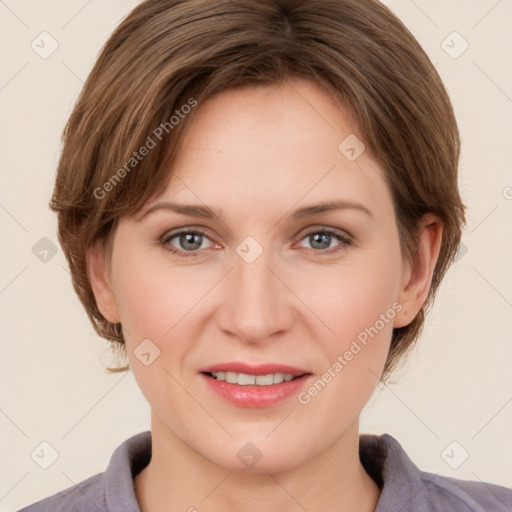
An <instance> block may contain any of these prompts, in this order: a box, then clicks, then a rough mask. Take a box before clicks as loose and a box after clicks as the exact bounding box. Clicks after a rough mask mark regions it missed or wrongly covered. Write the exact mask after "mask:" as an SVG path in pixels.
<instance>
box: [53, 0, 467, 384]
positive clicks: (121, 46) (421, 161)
mask: <svg viewBox="0 0 512 512" xmlns="http://www.w3.org/2000/svg"><path fill="white" fill-rule="evenodd" d="M293 77H298V78H306V79H309V80H312V81H314V82H315V83H317V84H318V85H320V86H321V87H323V88H324V89H325V90H326V91H329V92H330V94H332V96H333V97H334V98H335V99H336V100H338V101H339V102H340V104H343V105H344V106H346V108H348V110H349V112H350V113H351V114H352V115H353V118H354V119H353V120H354V122H355V123H356V124H357V126H358V128H359V130H360V132H361V133H362V134H363V136H364V143H365V145H366V147H367V149H369V150H370V151H371V153H372V154H373V155H374V157H375V158H376V159H377V161H378V162H379V163H380V164H381V165H382V166H383V168H384V169H385V171H386V179H387V181H388V184H389V187H390V190H391V192H392V197H393V201H394V206H395V213H396V219H397V226H398V231H399V235H400V245H401V250H402V255H403V257H404V258H407V259H408V260H409V261H412V259H413V258H414V256H415V254H416V252H415V251H416V248H417V236H418V232H417V230H416V227H417V225H418V220H419V219H420V217H421V216H422V215H423V214H424V213H426V212H434V213H435V214H437V215H438V216H439V217H440V218H441V220H442V222H443V226H444V227H443V237H442V245H441V249H440V254H439V258H438V261H437V264H436V267H435V270H434V273H433V279H432V284H431V288H430V291H429V295H428V297H427V300H426V301H425V303H424V305H423V307H422V309H421V310H420V312H419V313H418V314H417V316H416V317H415V318H414V320H413V321H412V322H411V323H410V324H409V325H407V326H404V327H401V328H395V329H394V331H393V335H392V341H391V348H390V352H389V355H388V358H387V361H386V365H385V368H384V376H387V375H388V374H389V373H390V372H391V370H392V369H393V368H394V367H395V364H396V363H397V361H398V360H399V359H400V358H401V356H402V355H403V354H404V353H405V352H406V350H407V349H408V348H409V347H411V346H412V345H413V343H414V342H415V340H416V339H417V338H418V336H419V334H420V332H421V330H422V327H423V324H424V319H425V314H426V313H427V311H428V308H430V307H431V305H432V303H433V298H434V295H435V293H436V290H437V288H438V286H439V284H440V282H441V279H442V278H443V276H444V275H445V273H446V271H447V269H448V267H449V266H450V264H451V263H452V262H453V261H454V260H455V257H456V255H457V250H458V247H459V243H460V239H461V234H462V228H463V225H464V224H465V222H466V220H465V213H464V212H465V209H466V207H465V206H464V205H463V203H462V202H461V199H460V196H459V190H458V184H457V171H458V160H459V153H460V140H459V133H458V128H457V123H456V120H455V116H454V113H453V109H452V106H451V103H450V100H449V97H448V94H447V92H446V90H445V88H444V86H443V84H442V81H441V79H440V77H439V75H438V73H437V71H436V69H435V68H434V66H433V65H432V63H431V62H430V60H429V58H428V57H427V55H426V53H425V52H424V51H423V49H422V48H421V46H420V45H419V43H418V42H417V41H416V39H415V38H414V37H413V36H412V34H411V33H410V32H409V30H408V29H407V28H406V27H405V26H404V25H403V24H402V22H401V21H400V20H399V19H398V18H397V17H396V16H395V15H394V14H393V13H392V12H391V11H390V10H389V9H388V8H387V7H385V6H383V5H382V4H381V3H380V2H379V1H377V0H258V1H256V2H255V1H254V0H146V1H144V2H142V3H141V4H140V5H138V6H137V7H136V8H135V9H134V10H133V11H132V12H131V13H130V14H129V15H128V16H127V17H126V18H125V19H124V20H123V21H122V23H121V24H120V25H119V26H118V28H117V29H116V30H115V31H114V33H113V34H112V35H111V36H110V38H109V39H108V41H107V42H106V44H105V45H104V47H103V49H102V51H101V53H100V55H99V57H98V59H97V61H96V63H95V65H94V67H93V69H92V71H91V73H90V74H89V76H88V78H87V81H86V83H85V85H84V87H83V90H82V92H81V94H80V96H79V98H78V101H77V103H76V105H75V107H74V110H73V112H72V114H71V116H70V118H69V121H68V123H67V125H66V127H65V130H64V133H63V149H62V154H61V158H60V162H59V166H58V171H57V176H56V182H55V189H54V193H53V197H52V199H51V202H50V207H51V209H52V210H53V211H54V212H56V213H57V214H58V235H59V241H60V243H61V245H62V248H63V250H64V253H65V255H66V258H67V261H68V263H69V268H70V271H71V276H72V280H73V286H74V288H75V291H76V293H77V294H78V297H79V298H80V301H81V302H82V304H83V305H84V307H85V310H86V312H87V314H88V316H89V318H90V320H91V322H92V323H93V325H94V328H95V330H96V331H97V333H98V334H99V335H100V336H102V337H103V338H105V339H107V340H110V341H111V342H113V343H112V346H113V348H114V349H119V350H120V352H121V353H123V354H125V350H126V349H125V344H124V339H123V334H122V329H121V325H120V324H112V323H110V322H108V321H107V320H106V319H105V318H104V317H103V315H102V314H101V313H100V310H99V308H98V305H97V304H96V300H95V297H94V294H93V291H92V288H91V284H90V281H89V277H88V272H87V264H86V251H87V249H88V248H90V247H91V246H92V245H94V244H95V243H97V242H100V243H101V244H105V243H106V242H108V241H109V240H111V235H112V234H113V232H114V230H115V227H116V223H117V219H119V218H120V217H121V216H124V215H131V214H133V213H136V212H137V211H138V210H139V209H140V208H141V207H142V206H143V205H144V204H145V203H146V202H147V201H148V200H149V199H150V198H152V197H154V196H156V195H158V194H159V193H160V192H162V191H163V190H165V188H166V187H167V185H168V183H169V180H170V179H171V176H172V173H171V172H170V171H169V169H171V166H170V165H171V164H172V161H173V158H174V157H175V155H176V154H177V152H178V150H179V145H180V143H181V141H182V140H183V134H184V130H185V129H186V127H187V126H188V125H189V123H190V121H191V120H192V119H193V117H194V114H195V112H197V109H198V108H199V107H197V108H193V106H194V105H199V106H200V105H201V102H202V101H204V100H205V99H206V98H208V97H210V96H212V95H214V94H215V93H217V92H220V91H223V90H226V89H229V88H233V87H239V86H245V85H258V84H261V85H264V84H274V83H281V82H283V81H285V80H286V79H288V78H293ZM194 102H196V103H194ZM185 105H189V107H188V108H187V109H185V107H184V106H185ZM180 112H181V113H186V114H187V115H184V116H181V115H179V114H180ZM187 112H188V113H187ZM173 116H174V117H175V118H177V117H180V119H179V121H178V122H177V123H175V122H173V121H172V119H171V118H172V117H173ZM158 127H160V130H159V131H158V133H159V134H160V133H161V135H163V136H162V138H161V140H162V142H161V143H160V140H159V141H158V143H156V142H157V141H155V140H153V139H155V138H156V136H154V133H155V130H156V129H157V128H158ZM164 131H165V134H164V133H163V132H164ZM152 134H153V136H152ZM149 138H151V139H152V140H153V142H154V143H155V146H154V147H153V148H152V149H151V151H149V152H147V155H146V156H145V157H144V158H143V159H137V162H135V161H134V160H132V159H133V158H134V152H137V151H138V150H140V149H141V148H142V147H143V146H146V145H149V144H150V142H149ZM163 142H165V144H164V143H163ZM340 142H341V141H340ZM132 164H133V165H132ZM132 168H133V169H134V170H132ZM122 169H124V171H122ZM121 178H122V179H121ZM98 196H101V197H98ZM127 369H129V366H124V367H122V368H108V370H109V371H111V372H113V371H124V370H127Z"/></svg>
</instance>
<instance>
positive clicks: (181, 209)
mask: <svg viewBox="0 0 512 512" xmlns="http://www.w3.org/2000/svg"><path fill="white" fill-rule="evenodd" d="M159 210H170V211H173V212H175V213H179V214H182V215H188V216H190V217H198V218H203V219H220V220H222V218H223V216H222V213H221V212H220V211H219V210H217V209H216V208H212V207H210V206H206V205H200V204H181V203H174V202H170V201H161V202H158V203H157V204H155V205H154V206H152V207H151V208H149V210H147V211H146V212H145V213H144V214H143V215H142V216H141V217H140V218H139V219H138V222H141V221H142V220H143V219H144V218H146V217H147V216H148V215H151V214H152V213H154V212H156V211H159ZM337 210H356V211H361V212H363V213H365V214H366V215H368V216H369V217H373V216H374V215H373V212H372V211H371V210H369V209H368V208H367V207H366V206H364V205H363V204H361V203H357V202H354V201H344V200H338V201H323V202H320V203H317V204H312V205H308V206H303V207H301V208H297V209H296V210H294V211H293V212H292V213H291V214H290V215H288V218H289V219H291V220H300V219H303V218H305V217H309V216H313V215H319V214H321V213H327V212H332V211H337Z"/></svg>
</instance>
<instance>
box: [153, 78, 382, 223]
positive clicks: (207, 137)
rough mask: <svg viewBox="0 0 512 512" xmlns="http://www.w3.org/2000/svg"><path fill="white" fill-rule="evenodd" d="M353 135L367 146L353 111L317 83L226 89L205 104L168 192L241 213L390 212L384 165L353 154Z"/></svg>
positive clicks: (167, 195)
mask: <svg viewBox="0 0 512 512" xmlns="http://www.w3.org/2000/svg"><path fill="white" fill-rule="evenodd" d="M345 140H348V141H350V142H351V144H352V145H354V144H355V145H356V146H355V149H356V150H357V151H358V152H359V151H360V150H361V148H362V147H363V146H362V144H364V136H363V134H361V133H360V132H359V131H358V129H357V127H356V125H355V123H354V122H353V121H352V120H351V117H350V114H349V112H348V111H347V110H346V109H344V108H343V107H342V106H341V105H340V104H339V103H338V102H337V101H335V100H334V99H333V98H332V97H331V96H330V95H329V94H328V93H326V92H325V91H324V90H323V89H322V88H320V87H319V86H318V85H316V84H314V83H312V82H309V81H306V80H302V79H296V80H293V81H288V82H286V83H283V84H273V85H264V86H261V85H259V86H250V87H243V88H237V89H230V90H227V91H223V92H222V93H220V94H217V95H215V96H213V97H210V98H209V99H208V100H206V101H205V102H204V103H203V104H201V105H200V106H199V108H198V111H197V113H196V117H195V118H194V119H193V121H192V122H191V124H190V126H189V127H188V129H187V131H186V134H185V137H184V140H183V144H182V146H181V151H180V153H179V155H178V157H177V159H176V161H175V162H174V165H173V167H172V171H173V173H174V174H176V175H177V176H178V178H179V179H171V181H170V184H169V186H168V188H167V190H166V191H165V192H164V194H163V195H162V196H163V197H164V198H170V197H172V199H173V200H181V201H183V202H185V201H186V202H189V203H190V202H194V203H198V202H203V203H205V204H208V205H212V206H215V207H217V206H219V209H222V210H223V211H224V210H227V209H229V208H230V207H232V208H233V211H237V213H238V214H240V215H243V211H246V212H247V214H248V215H250V214H252V213H253V212H254V211H256V210H258V209H259V210H260V211H261V210H262V209H265V210H268V209H269V208H270V207H272V208H279V209H280V210H282V209H283V208H284V209H286V207H289V208H291V207H292V206H293V205H296V204H298V203H304V204H310V203H312V202H315V201H325V200H331V199H333V200H334V199H344V200H347V201H351V200H352V201H358V202H363V203H365V204H366V205H371V206H372V209H375V208H377V209H379V208H380V209H389V207H390V204H391V197H390V194H389V191H388V189H387V184H386V182H385V181H384V171H383V169H382V168H381V167H380V166H379V164H378V162H377V161H375V160H374V159H373V158H372V157H371V155H370V154H369V152H368V151H367V150H364V151H363V152H362V153H361V154H360V156H358V157H357V158H356V159H355V160H353V159H352V160H351V159H349V158H347V153H346V149H347V148H346V146H347V144H345V143H344V141H345ZM340 143H341V149H340ZM358 144H359V145H358ZM349 145H350V144H349ZM349 156H350V154H349Z"/></svg>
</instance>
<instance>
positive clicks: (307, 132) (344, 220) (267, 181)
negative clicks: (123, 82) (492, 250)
mask: <svg viewBox="0 0 512 512" xmlns="http://www.w3.org/2000/svg"><path fill="white" fill-rule="evenodd" d="M198 108H199V107H198ZM197 114H198V116H197V118H195V119H194V122H193V123H192V124H191V125H190V127H189V128H190V129H189V130H188V131H187V134H186V138H185V143H184V145H183V148H182V151H181V153H180V155H179V158H178V159H177V161H176V162H175V165H174V167H173V169H172V170H173V172H174V174H175V176H174V177H173V179H171V182H170V185H169V188H168V189H167V190H166V191H165V193H164V194H163V195H162V196H161V197H159V198H156V199H155V200H153V201H150V202H149V203H148V204H147V205H146V206H145V207H144V208H143V210H142V211H141V213H140V214H137V215H135V216H133V217H123V218H122V219H121V220H120V223H119V225H118V227H117V229H116V231H115V233H114V237H113V239H112V245H111V251H110V252H108V253H103V251H102V250H101V247H100V246H98V247H95V248H92V249H91V250H90V251H89V253H88V266H89V272H90V277H91V283H92V286H93V290H94V293H95V296H96V299H97V301H98V304H99V305H101V306H100V307H101V311H102V313H103V314H104V316H105V317H106V318H107V319H108V320H109V321H111V322H121V324H122V326H123V332H124V335H125V339H126V347H127V352H128V356H129V359H130V364H131V367H132V369H133V372H134V375H135V378H136V380H137V382H138V384H139V386H140V388H141V390H142V392H143V394H144V396H145V397H146V399H147V400H148V402H149V404H150V406H151V411H152V412H151V431H152V441H153V455H152V459H151V462H150V463H149V465H148V466H147V467H146V468H145V469H144V470H143V471H142V472H141V473H139V474H138V475H137V476H136V477H135V479H134V485H135V492H136V496H137V499H138V501H139V504H140V507H141V510H142V511H143V512H149V511H151V512H157V511H164V510H165V511H174V510H180V511H185V510H190V511H192V510H195V509H197V510H201V511H202V512H206V511H208V512H219V511H226V510H230V511H231V510H232V511H235V510H244V511H246V512H252V511H260V510H262V509H263V510H266V511H268V512H273V511H282V510H288V511H292V512H294V511H299V510H300V511H303V510H304V509H306V510H309V511H317V510H322V511H335V510H358V511H373V510H375V507H376V505H377V502H378V499H379V495H380V489H379V488H378V486H377V485H376V484H375V482H374V481H373V480H372V479H371V478H370V476H369V475H368V474H367V473H366V472H365V470H364V468H363V467H362V465H361V463H360V461H359V456H358V447H359V437H358V436H359V433H358V427H359V415H360V413H361V411H362V409H363V407H364V406H365V404H366V402H367V401H368V400H369V398H370V396H371V395H372V393H373V391H374V389H375V387H376V385H377V384H378V379H379V376H380V375H382V370H383V367H384V363H385V361H386V356H387V354H388V350H389V345H390V341H391V335H392V329H393V327H401V326H404V325H407V324H409V323H410V322H411V321H412V320H413V319H414V317H415V316H416V314H417V313H418V311H419V310H420V308H421V306H422V304H423V303H424V301H425V299H426V297H427V293H428V290H429V287H430V284H431V279H432V272H433V270H434V266H435V263H436V261H437V258H438V255H439V249H440V242H441V235H442V224H441V221H440V220H439V219H438V218H437V217H435V216H434V215H432V214H427V215H425V217H424V218H423V219H422V226H423V227H424V229H423V231H422V236H421V240H420V248H419V252H418V257H417V259H416V261H415V262H414V264H413V265H409V264H408V263H407V262H406V261H405V260H403V259H402V256H401V253H400V245H399V238H398V230H397V226H396V218H395V212H394V207H393V201H392V197H391V193H390V191H389V189H388V187H387V185H386V183H385V181H384V180H383V175H384V170H383V169H382V168H381V167H380V166H379V164H378V163H377V161H376V160H375V159H374V158H373V157H372V156H371V155H370V153H369V151H368V150H366V151H364V152H363V153H362V154H361V155H360V156H359V157H358V158H357V159H356V160H355V161H354V162H351V161H349V160H348V159H347V158H346V157H345V156H344V155H343V154H342V153H341V152H340V151H339V150H338V145H339V144H340V142H341V141H342V140H344V139H345V138H346V137H347V136H348V135H349V134H355V135H356V136H357V137H358V138H359V139H361V140H363V141H364V136H363V134H361V133H359V132H358V130H357V128H356V127H355V126H354V124H353V123H352V122H351V121H350V117H349V115H348V113H347V112H346V111H345V110H344V109H343V108H342V107H341V106H339V105H338V103H336V102H335V101H334V100H333V99H332V98H331V97H330V96H328V95H327V94H326V93H325V92H324V91H323V90H322V89H320V88H318V86H317V85H315V84H314V83H311V82H309V81H305V80H302V79H294V80H293V81H288V82H287V83H285V84H281V85H272V86H256V87H247V88H243V89H237V90H228V91H224V92H222V93H221V94H219V95H216V96H214V97H212V98H210V99H208V100H207V101H206V102H204V103H203V104H202V105H200V111H198V112H197ZM328 199H333V200H334V199H336V200H340V199H344V200H350V201H357V202H359V203H361V204H363V205H365V206H366V207H367V208H369V209H370V210H371V212H372V216H368V215H366V214H365V213H363V212H361V211H358V210H354V209H345V210H336V211H331V212H328V213H321V214H318V215H316V216H310V217H306V218H303V219H300V220H290V219H288V218H287V216H288V215H289V213H290V212H291V210H293V209H295V208H298V207H301V206H305V205H310V204H316V203H318V202H320V201H325V200H328ZM164 200H172V201H175V202H180V203H187V204H190V203H192V204H200V205H204V204H206V205H208V206H211V207H214V208H217V209H218V210H219V211H221V212H222V221H221V220H220V219H204V218H196V217H189V216H186V215H182V214H177V213H174V212H172V211H170V210H165V209H160V210H157V211H155V212H154V213H152V214H149V215H147V216H146V217H144V218H143V219H142V220H139V219H140V217H141V215H142V214H143V213H144V212H146V211H147V209H148V208H149V207H151V206H153V205H154V204H156V203H157V202H159V201H164ZM194 228H195V229H201V230H202V231H204V232H205V234H206V236H203V237H198V238H196V239H192V241H191V242H190V240H189V242H190V244H189V245H187V241H186V240H183V238H182V243H181V244H180V237H179V236H178V237H174V238H173V239H172V240H170V241H168V242H167V245H166V246H164V245H161V244H160V245H159V243H158V242H159V240H160V239H161V238H162V236H163V235H164V234H175V233H178V232H179V231H180V229H182V230H186V229H191V230H193V229H194ZM326 228H330V229H333V230H335V231H336V232H338V233H340V234H342V235H343V234H345V235H347V234H348V235H350V239H351V243H350V244H349V245H344V244H343V243H342V242H340V241H339V240H338V239H336V238H335V237H334V236H333V237H330V238H329V237H328V238H327V240H325V239H322V238H320V240H319V241H318V239H317V241H315V238H314V237H312V236H309V235H310V234H311V233H318V232H320V233H323V231H322V229H326ZM171 231H172V233H171ZM249 235H250V236H252V237H253V238H254V239H255V240H256V241H257V243H258V244H259V245H260V246H261V248H262V249H263V252H262V254H261V255H260V256H259V257H258V258H257V259H256V260H255V261H254V262H252V263H247V262H246V261H245V260H244V259H243V258H242V257H240V256H239V255H238V253H237V252H236V249H237V247H238V246H239V244H240V243H241V242H242V241H243V240H244V239H245V238H246V237H247V236H249ZM318 236H320V237H321V235H317V237H318ZM194 244H195V245H194ZM191 245H192V247H193V248H192V249H190V246H191ZM169 248H174V249H178V250H181V251H182V252H183V253H186V252H187V250H188V252H194V251H195V253H197V256H196V257H194V256H189V257H184V256H179V255H176V254H172V253H171V252H169V250H168V249H169ZM333 248H334V249H333ZM326 250H331V251H332V250H334V252H331V253H330V254H326V253H325V251H326ZM394 303H398V304H400V305H401V306H402V308H401V310H400V312H398V313H396V315H395V316H394V318H393V319H392V320H391V321H389V322H388V323H386V324H385V326H384V328H382V329H381V330H380V331H379V333H378V335H376V336H375V337H373V338H371V339H370V341H369V342H368V344H367V345H366V346H365V347H364V348H363V349H362V350H361V351H360V352H359V353H358V354H357V356H355V357H354V358H353V359H352V360H351V361H350V362H349V363H348V364H347V365H346V366H345V367H344V368H343V370H342V371H341V372H338V373H337V374H336V376H335V377H334V378H332V380H331V382H329V383H328V385H327V386H325V388H324V389H323V390H322V391H321V392H320V393H318V394H317V396H315V397H313V398H311V400H310V401H309V403H307V404H305V405H304V404H301V403H299V402H298V400H297V396H293V397H291V398H288V399H286V400H284V401H281V402H280V403H278V404H277V405H274V406H271V407H266V408H243V407H238V406H235V405H232V404H231V403H229V402H227V401H225V400H224V399H223V398H221V397H219V396H218V395H217V394H215V393H214V392H213V391H211V390H210V389H209V387H208V386H206V384H205V382H204V381H203V378H202V377H201V376H200V375H199V374H198V370H199V369H200V368H201V367H204V366H207V365H211V364H216V363H221V362H227V361H245V362H251V363H255V364H257V363H263V362H278V363H285V364H290V365H293V366H298V367H301V368H305V369H307V370H308V371H310V372H311V373H312V374H313V377H312V378H311V379H312V381H313V382H314V381H315V380H317V379H318V378H319V377H320V376H321V375H322V374H323V373H324V372H325V371H326V370H327V369H328V368H329V367H332V365H333V363H334V362H335V361H336V358H337V357H338V355H340V354H344V353H345V351H346V350H348V348H349V347H350V345H351V343H352V341H353V340H354V339H356V337H357V335H358V334H359V333H360V332H361V331H363V330H364V328H365V327H369V326H372V325H374V324H375V322H376V320H378V319H379V315H380V314H382V313H385V312H386V310H388V309H389V308H391V307H392V305H393V304H394ZM146 338H149V339H150V340H152V342H153V343H154V344H155V345H157V346H158V348H159V349H160V351H161V352H160V356H159V357H158V358H156V359H155V360H154V361H153V362H152V363H151V364H150V365H149V366H145V365H144V364H142V363H141V362H140V361H139V360H138V358H137V357H136V356H135V355H134V350H135V349H136V348H137V346H138V345H139V344H140V343H141V341H142V340H144V339H146ZM247 442H251V443H253V444H254V445H255V446H256V447H257V448H258V450H259V451H260V452H261V454H262V457H261V459H260V460H259V461H258V462H257V464H255V465H254V466H252V467H246V466H244V465H243V464H242V463H241V461H240V460H239V458H238V457H237V452H238V451H239V450H240V449H241V448H242V447H243V446H244V445H245V444H246V443H247ZM203 500H204V501H203ZM193 507H195V508H193Z"/></svg>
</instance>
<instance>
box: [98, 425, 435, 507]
mask: <svg viewBox="0 0 512 512" xmlns="http://www.w3.org/2000/svg"><path fill="white" fill-rule="evenodd" d="M359 457H360V460H361V464H362V465H363V467H364V468H365V470H366V472H367V473H368V474H369V475H370V476H371V477H372V478H373V480H375V482H376V483H377V485H379V487H380V488H381V491H382V492H381V495H380V498H379V501H378V503H377V508H376V509H375V512H388V511H390V510H392V511H399V510H410V509H414V510H415V512H428V503H427V502H428V500H426V499H425V496H424V493H428V485H429V483H430V482H431V481H432V480H434V479H435V478H436V477H437V474H429V473H422V472H421V471H420V470H419V469H418V467H417V466H416V465H415V464H414V463H413V462H412V460H411V459H410V458H409V457H408V456H407V454H406V453H405V451H404V450H403V448H402V447H401V445H400V443H399V442H398V441H397V440H396V439H395V438H394V437H392V436H390V435H389V434H383V435H380V436H377V435H372V434H361V435H360V436H359ZM150 459H151V431H149V430H148V431H145V432H140V433H138V434H136V435H134V436H132V437H130V438H129V439H127V440H126V441H125V442H124V443H123V444H121V445H120V446H119V447H118V448H117V449H116V450H115V451H114V453H113V455H112V458H111V459H110V463H109V465H108V467H107V469H106V471H105V501H106V504H107V510H108V511H109V512H140V508H139V506H138V503H137V498H136V496H135V490H134V487H133V479H134V477H135V475H137V474H138V473H139V472H140V471H142V469H143V468H144V467H145V466H147V464H148V463H149V461H150ZM422 475H423V478H422Z"/></svg>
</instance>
